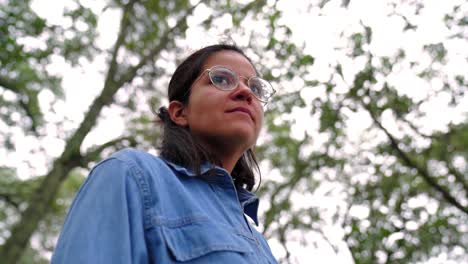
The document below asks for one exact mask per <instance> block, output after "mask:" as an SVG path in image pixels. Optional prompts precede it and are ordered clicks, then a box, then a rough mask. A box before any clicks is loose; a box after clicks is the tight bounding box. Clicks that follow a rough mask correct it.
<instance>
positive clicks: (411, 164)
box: [361, 101, 468, 214]
mask: <svg viewBox="0 0 468 264" xmlns="http://www.w3.org/2000/svg"><path fill="white" fill-rule="evenodd" d="M361 104H362V105H363V106H364V108H365V109H366V110H367V111H368V112H369V114H370V116H371V118H372V120H373V121H374V123H375V124H376V125H377V126H378V127H379V128H380V129H381V130H382V131H383V132H384V133H385V135H387V137H388V139H389V140H390V144H391V146H392V147H393V148H394V149H395V151H396V152H397V155H398V157H399V158H400V159H401V160H402V161H403V162H404V163H405V164H406V165H407V166H408V167H411V168H415V169H416V171H417V172H418V174H419V175H421V177H422V178H423V179H424V181H425V182H426V183H427V184H428V185H429V186H431V187H432V188H434V189H435V190H436V191H437V192H439V193H440V194H441V195H442V197H443V198H444V199H445V200H446V201H447V202H448V203H450V204H452V205H453V206H455V207H456V208H458V209H459V210H460V211H462V212H464V213H465V214H468V208H466V207H464V206H463V205H462V204H460V203H459V202H458V201H457V200H456V199H455V197H453V196H452V195H451V194H450V193H449V192H448V191H447V190H445V189H444V188H443V187H442V186H441V185H439V184H438V183H437V182H436V180H435V179H433V178H432V177H431V176H430V175H429V172H428V171H427V168H425V167H424V166H419V165H418V164H416V163H415V162H414V161H413V160H411V158H410V157H409V156H408V155H407V154H406V152H404V151H403V150H402V149H401V148H400V147H399V142H398V141H397V139H395V138H394V137H393V135H392V134H391V133H390V132H388V130H387V129H386V128H385V127H384V126H383V125H382V124H381V123H380V122H379V121H378V119H377V117H376V116H375V114H374V113H373V112H372V110H371V108H370V107H369V106H368V105H367V104H365V103H364V102H362V101H361Z"/></svg>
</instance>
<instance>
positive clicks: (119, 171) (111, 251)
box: [51, 158, 148, 264]
mask: <svg viewBox="0 0 468 264" xmlns="http://www.w3.org/2000/svg"><path fill="white" fill-rule="evenodd" d="M135 173H136V171H135V168H134V167H132V166H131V165H130V164H128V163H126V162H124V161H121V160H119V159H116V158H111V159H108V160H105V161H103V162H101V163H100V164H98V165H97V166H96V167H95V168H94V169H93V170H92V171H91V173H90V175H89V177H88V178H87V179H86V181H85V183H84V184H83V186H82V187H81V188H80V191H79V192H78V194H77V196H76V197H75V200H74V201H73V204H72V206H71V208H70V211H69V213H68V215H67V218H66V220H65V224H64V226H63V229H62V232H61V234H60V237H59V240H58V243H57V246H56V250H55V252H54V255H53V257H52V261H51V263H52V264H59V263H67V264H73V263H148V254H147V248H146V242H145V229H144V212H143V211H144V208H143V202H142V195H141V192H140V189H139V187H138V185H137V181H136V179H135Z"/></svg>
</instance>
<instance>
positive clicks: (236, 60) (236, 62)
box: [202, 50, 256, 77]
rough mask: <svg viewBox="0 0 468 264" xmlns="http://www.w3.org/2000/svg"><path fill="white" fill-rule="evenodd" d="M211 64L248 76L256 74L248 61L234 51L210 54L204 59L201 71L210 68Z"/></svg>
mask: <svg viewBox="0 0 468 264" xmlns="http://www.w3.org/2000/svg"><path fill="white" fill-rule="evenodd" d="M213 66H224V67H226V68H229V69H231V70H233V71H235V72H237V73H238V74H240V75H242V76H249V77H250V76H255V75H256V71H255V69H254V67H253V65H252V64H251V63H250V61H249V60H248V59H247V58H246V57H245V56H244V55H242V54H240V53H238V52H236V51H231V50H223V51H219V52H216V53H214V54H212V55H210V56H209V57H208V59H207V60H206V61H205V63H204V65H203V69H202V71H203V70H206V69H210V68H212V67H213Z"/></svg>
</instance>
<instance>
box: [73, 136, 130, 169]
mask: <svg viewBox="0 0 468 264" xmlns="http://www.w3.org/2000/svg"><path fill="white" fill-rule="evenodd" d="M124 141H128V142H129V143H130V145H131V146H135V145H136V141H135V139H134V138H133V137H121V138H116V139H113V140H110V141H108V142H106V143H104V144H102V145H99V146H98V147H96V148H95V149H93V150H91V151H88V152H87V153H86V154H83V155H82V159H81V162H82V163H81V166H82V167H87V166H88V164H89V163H90V162H92V161H96V160H97V159H99V157H100V155H101V153H102V152H103V151H104V150H105V149H107V148H109V147H113V146H115V145H117V144H119V143H122V142H124Z"/></svg>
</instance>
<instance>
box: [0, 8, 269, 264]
mask: <svg viewBox="0 0 468 264" xmlns="http://www.w3.org/2000/svg"><path fill="white" fill-rule="evenodd" d="M201 3H203V2H199V3H198V4H196V5H192V4H191V3H190V2H189V1H184V0H181V1H168V2H165V1H135V0H132V1H123V2H120V1H110V2H107V3H106V7H105V9H108V8H109V9H115V10H118V11H119V12H120V14H121V15H120V16H121V19H120V26H119V32H118V36H117V38H116V40H115V43H114V45H113V47H112V48H111V49H108V50H99V48H98V47H96V30H95V28H96V23H97V14H95V13H94V12H93V11H92V10H91V8H88V7H85V6H83V5H82V4H81V3H80V2H79V1H74V2H72V3H71V7H67V8H66V10H65V13H64V16H65V18H68V19H69V20H68V21H71V26H69V27H68V26H59V25H48V24H47V21H46V20H45V19H44V18H41V17H39V16H37V15H36V14H35V13H34V12H33V11H32V9H31V7H30V2H29V1H24V2H21V3H19V2H17V1H13V2H10V3H8V4H2V9H1V14H2V17H4V18H5V19H3V20H2V24H1V25H0V26H1V30H2V32H3V34H2V36H6V37H2V39H1V41H2V46H4V47H6V50H7V51H8V52H7V53H3V56H2V58H1V64H2V72H1V76H0V86H1V87H2V89H3V91H4V92H3V93H2V96H3V97H2V98H1V99H2V103H3V104H2V105H4V106H3V107H2V109H3V111H2V113H5V114H3V115H2V121H3V122H5V123H7V124H11V125H13V126H21V127H22V128H23V131H24V133H26V134H32V135H33V136H36V137H38V138H41V137H44V135H45V134H46V133H47V129H46V127H45V126H46V124H45V122H44V121H43V113H42V112H41V111H42V109H41V108H40V107H39V103H38V96H39V94H40V93H41V92H43V91H45V90H49V91H50V92H51V93H52V95H53V96H54V97H56V99H57V100H59V99H60V97H61V95H62V89H61V87H60V76H53V75H51V74H50V73H49V72H48V71H47V69H46V66H47V64H48V63H49V62H50V60H51V59H52V58H53V57H54V56H61V57H62V58H63V59H64V60H66V61H67V62H68V63H70V64H72V65H80V63H81V64H83V60H82V59H83V58H85V59H86V58H87V59H92V58H93V57H94V56H96V54H97V53H98V52H99V53H100V54H105V55H106V60H107V61H108V62H107V63H108V64H107V65H108V66H107V72H106V73H105V79H104V83H103V88H102V91H101V92H100V94H99V95H98V96H97V97H96V98H95V99H94V101H93V102H92V103H91V105H90V107H89V109H88V111H87V112H86V114H85V115H84V117H83V120H82V121H81V123H79V125H78V126H77V127H76V128H74V129H71V130H68V131H67V130H65V129H63V128H60V127H59V128H58V129H59V130H61V131H62V132H64V133H66V134H68V136H67V137H66V138H63V140H64V141H65V144H64V147H63V152H62V153H61V154H60V155H59V156H58V157H56V158H55V159H54V160H53V162H52V163H51V164H50V169H49V170H48V172H47V173H46V175H44V176H42V177H41V178H37V180H38V181H40V183H39V184H38V186H37V188H35V190H34V191H31V192H30V194H29V195H28V197H27V198H26V201H23V202H24V205H25V208H24V210H20V217H19V218H20V219H19V220H18V221H17V222H16V223H15V224H14V225H13V226H12V227H11V235H10V236H9V237H8V238H7V240H6V241H5V243H4V244H3V246H2V249H1V254H0V255H1V256H2V260H4V261H6V262H7V263H13V262H15V261H16V260H18V259H19V257H20V256H21V254H22V252H23V251H24V250H25V248H26V247H27V245H28V242H29V239H30V237H31V235H32V234H33V232H34V231H35V230H36V229H37V228H38V227H39V224H40V221H41V220H43V219H44V217H46V215H47V213H48V211H49V210H50V206H51V204H52V203H53V201H54V199H55V198H56V195H57V193H58V192H59V189H60V186H61V185H62V184H63V182H64V181H65V180H66V179H67V178H69V177H70V173H71V172H72V171H73V170H74V169H75V168H78V167H81V168H87V167H88V166H89V165H90V164H91V163H92V162H94V161H96V160H98V159H100V158H101V154H102V153H103V152H105V151H109V150H110V149H116V148H121V147H125V146H134V145H136V142H137V141H138V142H139V144H141V145H144V144H147V145H148V144H149V143H150V142H151V140H152V139H154V138H155V137H157V133H152V134H150V133H149V131H151V127H152V124H151V119H150V118H148V116H139V117H138V118H137V117H135V116H131V115H130V116H131V118H129V122H134V123H135V126H132V128H131V129H130V130H129V131H127V134H126V135H123V136H122V137H120V138H117V139H112V140H110V141H109V142H105V143H102V144H100V145H97V146H94V147H92V148H88V149H83V141H84V140H85V138H86V136H87V135H88V134H89V133H90V131H91V129H92V128H93V127H94V126H95V125H96V123H97V122H98V119H99V117H100V114H101V112H102V110H103V109H104V108H105V107H108V106H110V105H112V104H117V105H124V106H125V108H126V109H127V111H128V110H130V111H131V110H132V109H135V108H136V106H135V105H136V104H137V103H139V102H137V99H138V98H137V97H132V96H128V97H127V98H126V99H122V98H118V99H116V97H117V96H118V95H117V93H118V92H119V91H121V90H122V91H123V92H122V93H125V92H126V94H127V95H128V94H129V93H132V92H134V91H132V89H133V88H145V90H146V92H148V90H149V88H151V87H152V84H151V81H152V80H153V79H154V78H157V77H160V76H161V75H163V74H165V71H164V70H165V69H162V68H161V67H158V66H157V61H158V60H164V55H167V54H170V53H172V54H174V53H175V54H177V52H179V50H178V48H177V45H176V44H177V43H176V42H177V40H178V39H181V38H183V36H184V34H185V30H186V29H187V20H188V18H189V17H190V15H191V14H192V12H193V10H194V8H195V7H196V6H197V5H199V4H201ZM204 3H205V4H211V5H213V6H216V5H218V4H216V3H214V2H210V1H204ZM264 4H265V3H264V2H263V1H253V2H251V3H249V4H247V5H239V4H235V3H232V4H231V3H230V2H227V3H222V4H221V5H222V6H227V8H228V9H227V10H228V11H232V12H234V13H235V14H236V16H239V17H241V16H245V15H246V14H247V13H250V12H251V13H256V12H258V11H259V10H260V8H261V7H262V6H263V5H264ZM221 14H222V12H218V13H216V12H214V13H213V14H212V15H211V16H209V17H207V18H206V19H205V20H204V23H205V26H206V27H209V26H211V21H212V20H213V19H215V18H216V17H217V16H220V15H221ZM28 38H36V39H40V40H42V41H41V43H40V45H39V47H34V46H33V47H31V46H27V45H25V44H24V43H25V42H26V41H27V40H28ZM43 39H45V40H43ZM41 46H43V47H41ZM136 79H138V82H139V84H140V85H138V84H135V85H134V86H133V87H132V86H131V84H132V82H133V81H135V80H136ZM125 90H126V91H125ZM145 90H144V91H145ZM8 91H9V92H8ZM11 92H12V93H11ZM158 95H159V94H158V93H153V95H152V99H153V101H152V102H153V103H156V104H157V103H158V102H159V100H160V99H161V98H159V97H158ZM119 99H122V100H121V101H119ZM13 112H14V113H20V114H21V118H20V119H21V120H13V119H12V118H11V117H12V116H13V115H12V114H11V113H13ZM64 130H65V131H64ZM12 137H13V133H11V132H10V133H8V132H7V133H5V136H4V137H3V138H2V140H3V142H5V143H7V146H9V147H10V149H13V148H14V147H15V146H14V145H15V142H14V140H12V139H11V138H12ZM3 197H4V200H6V201H7V202H8V201H9V198H8V195H3ZM10 204H11V203H10ZM13 206H14V204H13Z"/></svg>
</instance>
